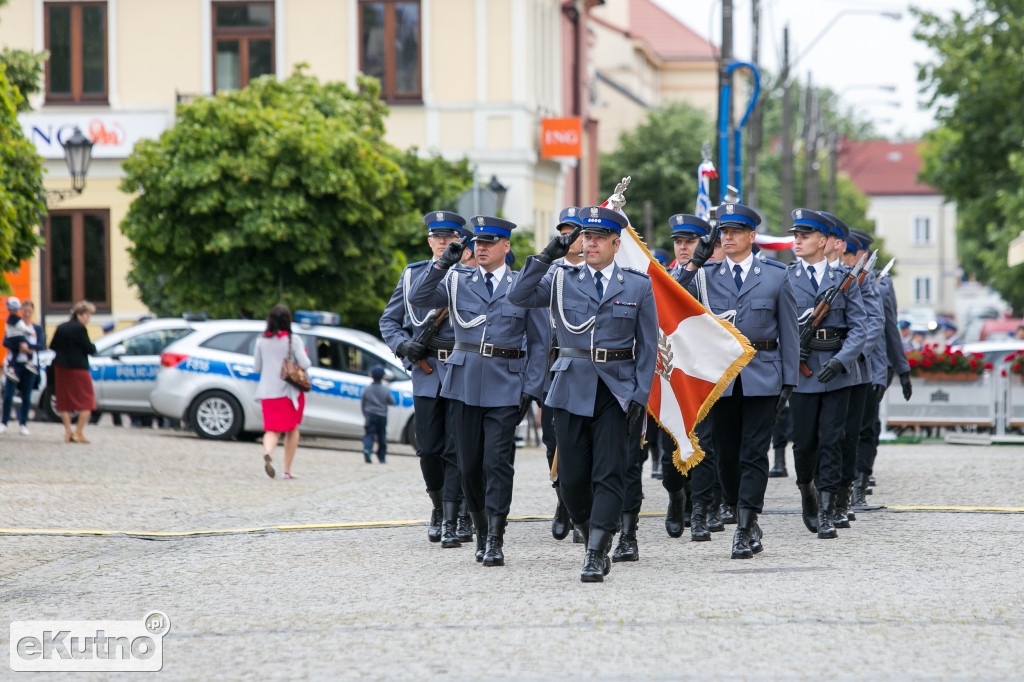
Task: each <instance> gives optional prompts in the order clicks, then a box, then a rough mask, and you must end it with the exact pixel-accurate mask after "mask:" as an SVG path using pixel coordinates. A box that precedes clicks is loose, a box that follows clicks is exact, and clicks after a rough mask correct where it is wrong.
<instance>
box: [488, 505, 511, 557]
mask: <svg viewBox="0 0 1024 682" xmlns="http://www.w3.org/2000/svg"><path fill="white" fill-rule="evenodd" d="M506 518H507V517H506V516H505V515H504V514H493V515H491V516H488V517H487V543H486V545H485V546H484V566H504V565H505V553H504V552H503V551H502V546H503V545H504V544H505V524H506V523H507V521H506Z"/></svg>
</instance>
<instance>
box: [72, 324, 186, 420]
mask: <svg viewBox="0 0 1024 682" xmlns="http://www.w3.org/2000/svg"><path fill="white" fill-rule="evenodd" d="M190 331H192V330H191V327H187V326H181V327H168V328H166V329H151V330H148V331H144V332H140V333H138V334H132V335H129V336H126V337H125V338H124V339H122V340H121V342H120V343H118V344H115V345H113V346H111V347H109V348H105V349H104V350H102V351H100V352H98V353H97V354H96V355H94V356H92V358H91V359H90V363H89V364H90V369H91V371H92V376H93V386H94V389H95V393H96V409H98V410H104V411H109V412H129V413H134V414H152V412H153V409H152V406H151V405H150V404H149V393H150V391H152V390H153V385H154V382H155V381H156V374H157V371H158V370H159V369H160V353H162V352H163V350H164V348H166V347H167V346H168V345H170V344H171V343H172V342H174V341H177V340H178V339H180V338H181V337H183V336H185V335H186V334H188V333H189V332H190Z"/></svg>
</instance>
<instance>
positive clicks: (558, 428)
mask: <svg viewBox="0 0 1024 682" xmlns="http://www.w3.org/2000/svg"><path fill="white" fill-rule="evenodd" d="M581 217H582V220H583V228H582V229H583V258H584V260H585V264H582V265H576V266H573V265H567V264H565V265H560V266H558V267H557V268H556V269H555V270H554V271H552V270H551V268H550V264H551V263H552V262H553V261H554V260H556V259H558V258H561V257H562V256H564V255H565V254H566V252H567V251H568V250H569V245H570V243H571V242H572V241H573V240H574V237H573V235H568V236H561V237H555V238H554V239H552V240H551V242H550V243H549V244H548V245H547V246H546V247H545V248H544V250H543V251H542V252H541V253H540V254H538V255H536V256H531V257H530V258H528V259H527V261H526V266H525V267H524V268H523V271H522V273H520V275H519V278H518V279H517V280H516V282H515V283H514V284H513V285H512V290H511V291H510V292H509V300H511V301H512V302H513V303H515V304H517V305H521V306H524V307H528V308H548V307H549V306H550V308H549V313H550V315H551V318H552V319H553V320H554V323H555V330H556V335H557V340H558V349H559V350H558V359H557V360H555V363H554V364H553V365H552V367H551V369H552V371H553V372H554V378H553V379H552V382H551V388H550V390H549V391H548V397H547V403H548V405H550V406H551V407H552V408H554V411H555V433H556V435H557V438H558V480H559V482H560V485H561V488H562V499H563V500H564V502H565V506H566V507H567V508H568V509H569V515H570V516H571V517H572V521H573V523H574V524H575V525H576V527H577V528H579V529H580V531H581V532H582V533H583V535H584V538H585V540H586V548H587V551H586V556H585V558H584V563H583V571H582V573H581V574H580V580H582V581H583V582H602V581H603V580H604V576H605V575H606V574H607V573H608V571H609V570H611V561H610V559H609V557H608V551H609V549H610V548H611V542H612V536H613V535H614V533H615V531H616V529H617V528H618V526H619V522H620V515H621V512H622V510H623V509H624V505H623V496H624V485H625V484H624V477H625V469H626V467H627V466H628V464H629V457H630V452H631V451H630V450H628V443H629V442H632V441H633V439H634V438H636V434H637V432H638V431H639V430H640V420H641V419H642V418H643V415H644V411H645V405H646V404H647V399H648V397H649V396H650V392H651V385H652V382H653V380H654V366H655V363H656V360H657V357H658V313H657V309H656V307H655V303H654V293H653V290H652V288H651V280H650V278H649V277H648V276H647V274H646V273H641V272H637V271H635V270H631V269H628V268H621V267H619V266H618V265H616V264H615V260H614V259H615V253H616V252H617V251H618V249H619V244H620V237H619V235H620V233H621V231H622V229H623V228H625V227H626V226H627V222H626V218H625V216H623V215H622V214H621V213H618V212H616V211H613V210H610V209H606V208H602V207H598V206H591V207H589V208H584V209H583V211H582V216H581ZM635 528H636V519H635V518H633V519H631V520H630V526H629V527H625V526H624V527H623V532H624V533H626V532H634V533H635Z"/></svg>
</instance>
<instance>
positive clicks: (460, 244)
mask: <svg viewBox="0 0 1024 682" xmlns="http://www.w3.org/2000/svg"><path fill="white" fill-rule="evenodd" d="M468 240H469V237H464V238H462V239H461V240H459V241H457V242H452V243H451V244H449V245H448V246H447V247H445V250H444V253H442V254H441V257H440V258H438V259H437V266H438V267H439V268H441V269H442V270H447V269H448V268H450V267H451V266H453V265H455V264H456V263H458V262H459V261H461V260H462V251H463V249H465V248H466V242H467V241H468Z"/></svg>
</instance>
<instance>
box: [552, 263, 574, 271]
mask: <svg viewBox="0 0 1024 682" xmlns="http://www.w3.org/2000/svg"><path fill="white" fill-rule="evenodd" d="M554 266H555V267H556V268H565V269H566V270H575V269H576V268H577V267H579V263H577V264H576V265H573V264H572V263H554Z"/></svg>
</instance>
